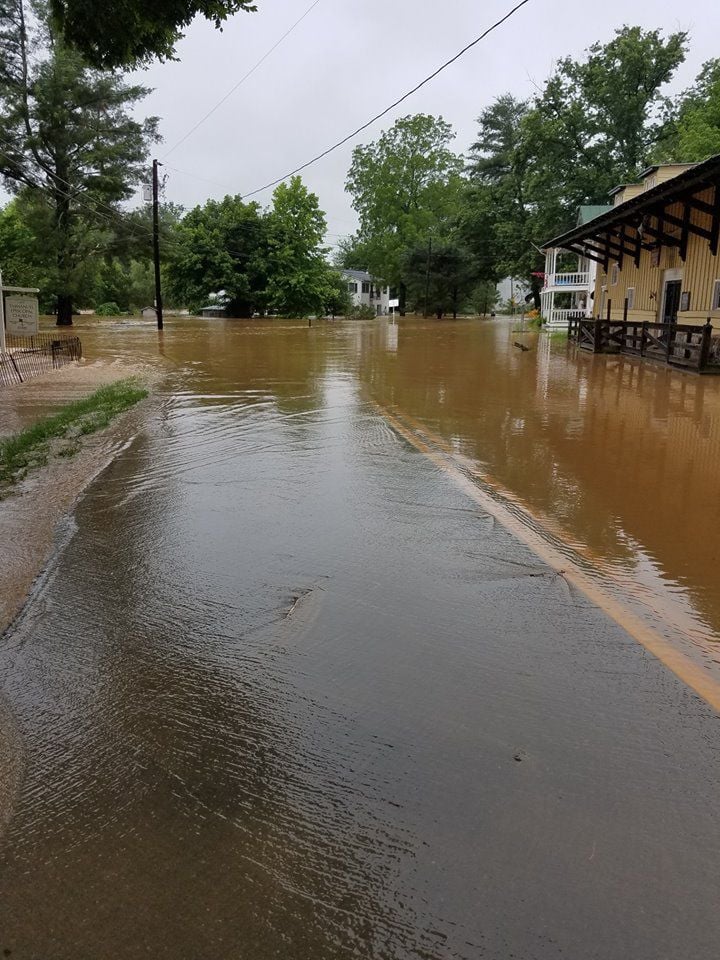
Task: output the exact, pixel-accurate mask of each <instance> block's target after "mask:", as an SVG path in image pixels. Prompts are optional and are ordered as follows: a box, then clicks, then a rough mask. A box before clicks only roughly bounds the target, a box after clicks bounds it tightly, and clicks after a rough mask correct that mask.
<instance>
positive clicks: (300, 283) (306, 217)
mask: <svg viewBox="0 0 720 960" xmlns="http://www.w3.org/2000/svg"><path fill="white" fill-rule="evenodd" d="M267 223H268V247H269V255H268V284H267V299H268V303H269V304H270V306H271V307H272V308H273V309H275V310H277V311H278V312H279V313H282V314H284V315H285V316H289V317H297V316H304V315H305V314H308V313H316V314H319V313H323V312H324V311H325V309H326V306H327V304H328V302H329V301H330V300H331V299H332V297H333V296H334V293H335V290H334V288H333V282H334V281H333V275H334V271H333V270H332V268H331V267H330V266H329V264H328V262H327V260H326V253H327V250H326V249H325V248H324V247H323V238H324V236H325V231H326V223H325V214H324V213H323V212H322V210H321V209H320V205H319V203H318V198H317V197H316V196H315V194H314V193H310V191H309V190H308V189H307V187H306V186H305V185H304V184H303V182H302V180H301V179H300V177H293V178H292V179H291V180H290V181H289V182H288V183H281V184H280V185H279V186H278V187H276V189H275V192H274V193H273V206H272V209H271V210H270V212H269V213H268V215H267Z"/></svg>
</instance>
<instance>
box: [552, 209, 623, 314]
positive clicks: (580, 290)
mask: <svg viewBox="0 0 720 960" xmlns="http://www.w3.org/2000/svg"><path fill="white" fill-rule="evenodd" d="M611 209H612V207H609V206H602V205H596V206H584V207H580V209H579V210H578V219H577V226H579V227H581V226H583V224H586V223H588V222H589V221H590V220H594V219H595V217H599V216H600V215H601V214H603V213H607V211H608V210H611ZM544 253H545V284H544V286H543V288H542V291H541V293H540V302H541V310H540V312H541V313H542V317H543V320H544V321H545V329H546V330H567V326H568V319H569V318H570V317H571V316H574V315H576V314H578V313H581V314H583V315H584V316H586V317H591V316H592V315H593V294H594V291H595V277H596V276H597V266H598V265H597V262H596V261H595V260H590V259H588V258H586V257H581V256H578V257H577V267H576V268H575V269H574V270H572V269H571V270H558V257H559V256H560V255H563V256H564V257H565V258H567V257H568V253H567V251H566V250H560V249H559V248H557V247H547V248H546V249H545V251H544Z"/></svg>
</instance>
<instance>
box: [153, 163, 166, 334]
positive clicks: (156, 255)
mask: <svg viewBox="0 0 720 960" xmlns="http://www.w3.org/2000/svg"><path fill="white" fill-rule="evenodd" d="M158 166H162V164H159V163H158V161H157V160H153V177H152V193H153V199H152V205H153V259H154V260H155V313H156V315H157V328H158V330H162V328H163V305H162V291H161V290H160V224H159V217H158Z"/></svg>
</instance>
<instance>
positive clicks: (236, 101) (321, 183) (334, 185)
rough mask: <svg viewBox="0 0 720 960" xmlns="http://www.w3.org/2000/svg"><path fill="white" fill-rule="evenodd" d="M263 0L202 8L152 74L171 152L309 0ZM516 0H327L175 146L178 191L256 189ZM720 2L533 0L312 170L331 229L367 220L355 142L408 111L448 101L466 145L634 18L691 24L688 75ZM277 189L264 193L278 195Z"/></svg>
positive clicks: (714, 36)
mask: <svg viewBox="0 0 720 960" xmlns="http://www.w3.org/2000/svg"><path fill="white" fill-rule="evenodd" d="M257 2H258V12H257V13H254V14H238V15H237V16H236V17H234V18H233V19H232V20H231V21H230V22H228V23H227V24H226V26H225V28H224V30H223V31H222V32H219V31H216V30H215V29H214V28H213V27H212V25H211V24H209V23H207V22H206V21H204V20H196V21H195V22H194V23H193V24H192V25H191V26H190V28H189V29H188V31H187V35H186V37H185V39H184V40H183V41H181V43H180V45H179V47H178V56H179V58H180V62H177V63H166V64H156V65H153V66H152V67H151V68H150V69H149V70H147V71H144V72H143V73H142V74H141V78H142V82H143V83H145V84H147V85H148V86H151V87H153V88H154V92H153V93H152V94H151V95H150V96H149V97H148V98H147V100H146V101H145V102H144V107H143V112H144V113H153V114H157V115H158V116H160V117H161V118H162V120H161V125H160V129H161V132H162V134H163V137H164V143H163V144H161V145H160V146H159V147H158V150H157V154H158V156H159V157H162V156H163V155H164V154H165V153H166V151H168V150H169V149H170V148H171V147H172V146H173V145H174V144H175V143H176V141H178V140H179V139H180V138H181V137H183V136H184V135H185V134H186V133H187V131H188V130H189V129H190V128H191V127H192V126H193V124H194V123H195V122H196V121H197V120H199V119H200V117H202V116H203V114H205V113H206V112H207V111H208V110H209V109H210V108H211V107H212V106H213V105H214V104H215V103H216V102H217V101H218V100H219V99H220V98H221V97H222V96H223V95H224V94H225V93H226V92H227V91H228V90H229V89H230V88H231V87H232V86H233V85H234V84H235V83H237V81H238V79H239V78H240V77H241V76H242V75H243V74H244V73H245V72H246V71H247V70H248V69H249V68H250V67H251V66H252V65H253V64H254V63H255V62H256V61H257V60H258V59H259V58H260V57H261V56H263V54H265V53H266V52H267V50H268V49H269V48H270V47H271V46H272V45H273V44H274V43H275V42H276V41H277V40H278V39H279V38H280V36H281V35H282V34H283V33H285V31H286V30H287V29H288V28H289V27H290V26H291V25H292V24H293V22H294V21H296V20H297V19H298V17H300V16H301V15H302V13H303V12H304V11H305V10H307V9H308V7H310V5H311V0H257ZM512 6H514V3H513V0H485V2H480V0H441V2H436V0H433V2H429V0H425V2H422V0H420V2H418V0H320V2H319V3H318V4H317V6H316V7H315V8H314V10H312V12H311V13H310V14H309V15H308V16H307V17H306V18H305V20H304V21H303V22H302V23H301V24H300V25H299V26H298V27H297V28H296V30H295V31H294V32H293V33H292V34H291V35H290V36H289V37H288V38H287V39H286V40H285V41H284V43H283V44H282V45H281V46H280V47H279V48H278V49H277V50H276V51H275V53H273V54H272V56H271V57H270V58H269V59H268V60H266V61H265V63H264V64H263V65H262V66H261V67H260V68H259V69H258V70H257V71H256V72H255V73H254V74H253V76H252V77H250V79H249V80H247V81H246V82H245V83H244V84H243V85H242V86H241V87H240V88H239V89H238V90H237V91H236V92H235V93H234V94H233V95H232V96H231V97H230V98H229V99H228V100H227V101H226V102H225V103H224V104H223V105H222V106H221V107H220V108H219V109H218V110H217V111H216V112H215V113H214V114H213V115H212V116H211V117H210V118H209V119H208V120H207V121H206V122H205V123H204V124H203V125H202V126H201V127H200V128H199V129H198V130H197V131H196V132H195V133H194V134H193V135H192V136H191V137H190V138H189V139H187V140H186V141H185V142H184V143H183V144H181V145H180V146H179V147H178V148H177V149H176V150H174V151H172V152H171V153H170V155H169V156H168V157H167V165H166V168H165V170H166V172H167V173H168V174H169V176H170V180H169V183H168V188H167V198H168V199H171V200H175V201H177V202H179V203H182V204H184V205H185V206H193V205H195V204H197V203H201V202H203V201H204V200H205V199H207V198H208V197H221V196H223V195H224V194H225V193H228V192H233V193H241V194H244V193H247V192H249V191H250V190H252V189H254V188H256V187H259V186H262V185H263V184H264V183H266V182H267V181H268V180H271V179H274V178H275V177H279V176H281V175H283V174H284V173H286V172H287V171H288V170H290V169H292V168H293V167H295V166H297V165H299V164H300V163H301V162H303V161H304V160H306V159H308V158H309V157H310V156H312V155H314V154H315V153H318V152H319V151H320V150H321V149H324V148H325V147H327V146H329V145H330V144H332V143H333V142H334V141H336V140H338V139H340V137H341V136H344V135H345V134H347V133H349V132H350V131H351V130H353V129H354V128H355V127H357V126H359V125H360V124H361V123H362V122H364V121H365V120H366V119H368V118H369V117H370V116H372V115H373V114H375V113H377V112H379V110H380V109H382V108H383V107H384V106H386V104H387V103H389V102H391V101H392V100H394V99H396V98H397V97H398V96H399V95H400V94H402V93H404V92H405V90H406V89H408V88H409V87H411V86H413V85H414V84H415V83H416V82H417V81H418V80H420V79H421V78H422V77H423V76H425V75H426V74H428V73H430V72H431V70H432V69H434V68H435V67H436V66H438V65H439V64H440V63H441V62H443V61H444V60H446V59H448V58H449V57H450V56H452V55H453V54H454V53H456V52H457V51H458V50H459V49H460V48H461V47H463V46H464V45H465V44H466V43H468V42H469V41H470V40H471V39H473V38H474V37H475V36H477V35H478V34H479V33H481V32H482V30H483V29H485V28H486V27H487V26H489V25H490V24H491V23H492V22H494V21H495V20H497V19H499V17H500V16H502V15H503V14H504V13H506V12H507V10H508V9H510V8H511V7H512ZM719 11H720V7H719V6H718V0H684V2H683V3H682V4H677V3H670V2H667V0H602V2H599V3H587V4H580V3H577V2H568V0H532V2H530V3H529V4H527V6H525V7H524V8H523V9H522V10H520V11H519V12H518V13H517V14H515V16H514V17H513V18H512V19H511V20H510V21H509V22H508V23H506V24H505V25H504V26H502V27H500V28H499V29H498V30H497V31H496V32H495V33H493V34H491V35H490V37H488V39H487V40H484V41H482V42H481V43H480V44H479V45H478V46H477V47H475V48H474V49H473V50H471V51H470V52H468V53H467V54H466V55H465V57H464V58H463V59H461V60H460V61H459V62H458V63H456V64H454V65H453V66H451V67H449V68H448V69H447V70H446V71H445V72H444V73H442V74H441V75H440V76H439V77H438V78H437V79H436V80H434V81H432V83H431V84H429V85H428V86H426V87H424V88H423V89H422V90H421V91H419V92H418V93H417V94H415V95H414V96H413V97H412V98H411V99H410V100H408V101H406V102H405V103H404V104H403V105H402V106H401V107H399V108H398V109H397V110H396V111H394V112H393V113H392V114H390V115H388V116H387V117H385V118H384V119H383V120H382V121H380V122H379V123H378V124H376V125H375V126H373V127H372V128H370V129H369V130H368V131H366V132H365V133H364V134H362V135H361V137H360V138H359V139H358V140H357V141H354V142H353V143H350V144H348V145H346V146H345V147H342V148H341V149H340V150H338V151H337V152H336V153H335V154H333V155H331V156H330V157H328V158H326V159H324V160H322V161H320V162H319V163H318V164H317V165H316V166H314V167H313V168H311V169H309V170H308V171H306V172H305V173H304V174H303V177H304V179H305V182H306V183H307V184H308V186H309V187H310V188H311V189H312V190H314V191H315V192H316V193H317V194H318V196H319V198H320V203H321V206H322V207H323V209H324V210H325V211H326V213H327V216H328V229H329V231H330V232H331V235H330V236H329V237H328V240H329V241H330V242H335V241H336V240H337V235H339V234H347V233H350V232H352V231H353V229H354V228H355V226H356V218H355V214H354V212H353V210H352V208H351V205H350V200H349V197H348V196H347V195H346V194H345V192H344V181H345V174H346V172H347V169H348V166H349V163H350V156H351V152H352V147H353V145H354V143H357V142H368V141H370V140H373V139H375V138H376V137H377V136H378V134H379V133H380V131H381V130H382V129H384V128H386V127H388V126H390V125H391V124H392V122H393V121H394V120H395V119H396V118H397V117H398V116H404V115H406V114H409V113H417V112H425V113H431V114H434V115H442V116H443V117H444V118H445V119H446V120H447V121H449V122H450V123H451V124H452V125H453V128H454V129H455V131H456V133H457V138H456V141H455V146H456V149H457V150H458V151H459V152H462V151H464V150H466V149H467V147H468V145H469V144H470V143H471V142H472V140H473V138H474V134H475V131H476V122H475V121H476V118H477V116H478V114H479V113H480V111H481V110H482V109H483V107H485V106H486V105H487V104H489V103H490V102H491V101H492V100H493V99H494V98H495V97H496V96H497V95H499V94H501V93H503V92H505V91H508V90H509V91H511V92H512V93H514V94H515V95H516V96H519V97H526V96H529V95H531V94H532V93H533V92H534V90H535V89H536V85H541V84H542V82H543V80H544V79H545V78H546V77H547V76H548V75H549V74H550V72H551V71H552V67H553V63H554V62H555V61H556V60H557V59H558V58H559V57H562V56H565V55H568V54H569V55H572V56H579V55H580V54H581V52H582V51H583V49H585V48H586V47H587V46H589V45H590V44H591V43H594V42H595V41H601V42H604V41H606V40H608V39H610V38H611V36H612V34H613V30H614V29H615V28H616V27H620V26H622V25H623V24H624V23H631V24H639V25H641V26H643V27H646V28H655V27H660V28H662V29H663V30H664V31H666V32H672V31H675V30H678V29H682V30H687V31H689V33H690V35H691V48H690V52H689V55H688V58H687V61H686V63H685V64H684V65H683V67H682V68H681V69H680V71H679V72H678V76H677V79H676V81H675V82H674V84H673V89H675V90H679V89H683V88H684V87H686V86H688V85H689V84H690V83H691V82H692V80H693V78H694V77H695V75H696V74H697V72H698V70H699V68H700V65H701V64H702V63H703V62H704V61H705V60H708V59H710V58H711V57H713V56H717V55H718V54H720V48H719V47H718V35H719V32H720V31H719V28H720V12H719ZM173 168H175V169H173ZM179 170H181V171H185V172H183V173H180V172H177V171H179ZM188 174H192V176H189V175H188ZM198 178H204V179H198ZM207 181H214V182H212V183H211V182H207ZM270 196H271V194H270V192H268V193H267V194H264V195H262V196H260V197H258V198H256V199H258V200H260V201H261V202H263V203H269V201H270Z"/></svg>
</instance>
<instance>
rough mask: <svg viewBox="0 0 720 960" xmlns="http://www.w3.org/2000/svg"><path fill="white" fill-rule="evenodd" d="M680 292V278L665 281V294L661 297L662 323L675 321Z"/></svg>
mask: <svg viewBox="0 0 720 960" xmlns="http://www.w3.org/2000/svg"><path fill="white" fill-rule="evenodd" d="M681 292H682V280H667V281H666V283H665V295H664V297H663V311H662V322H663V323H677V318H678V310H679V309H680V294H681Z"/></svg>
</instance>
